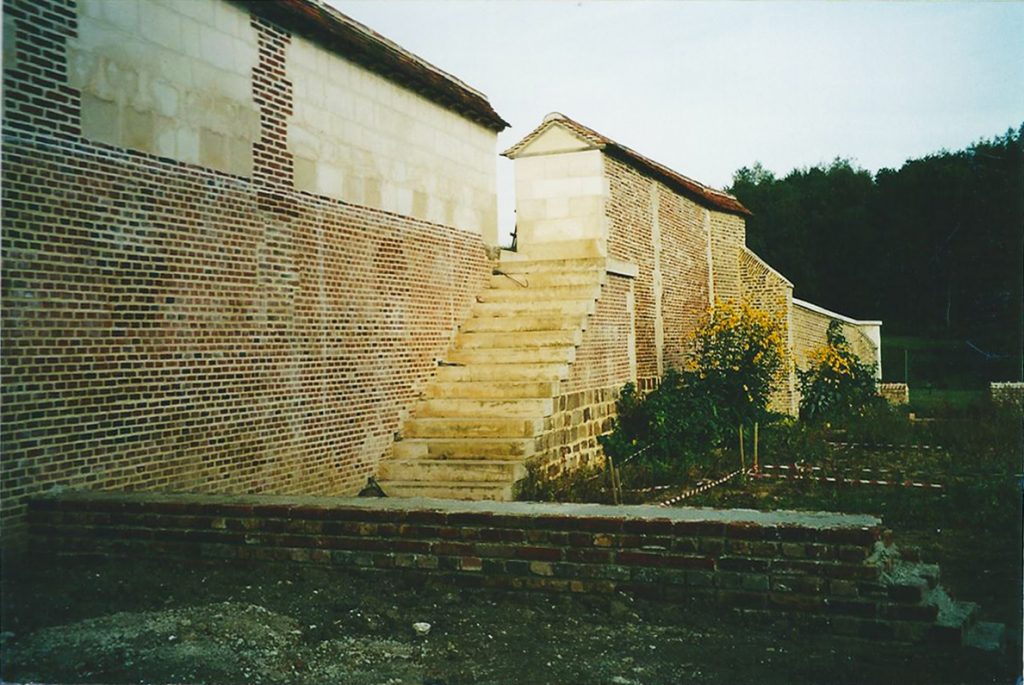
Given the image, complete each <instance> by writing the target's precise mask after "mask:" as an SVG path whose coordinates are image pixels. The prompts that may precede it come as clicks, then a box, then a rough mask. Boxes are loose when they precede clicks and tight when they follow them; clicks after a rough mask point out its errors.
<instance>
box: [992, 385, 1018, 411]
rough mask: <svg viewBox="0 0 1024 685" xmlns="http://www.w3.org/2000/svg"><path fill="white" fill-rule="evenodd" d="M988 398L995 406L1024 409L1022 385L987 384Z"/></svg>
mask: <svg viewBox="0 0 1024 685" xmlns="http://www.w3.org/2000/svg"><path fill="white" fill-rule="evenodd" d="M988 389H989V396H990V397H991V398H992V402H994V403H995V404H1005V405H1009V406H1016V407H1018V408H1020V409H1024V383H1015V382H1010V383H989V385H988Z"/></svg>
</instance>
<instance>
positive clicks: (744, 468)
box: [740, 423, 747, 478]
mask: <svg viewBox="0 0 1024 685" xmlns="http://www.w3.org/2000/svg"><path fill="white" fill-rule="evenodd" d="M746 475H747V457H746V455H744V454H743V424H742V423H741V424H740V478H746Z"/></svg>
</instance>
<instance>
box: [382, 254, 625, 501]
mask: <svg viewBox="0 0 1024 685" xmlns="http://www.w3.org/2000/svg"><path fill="white" fill-rule="evenodd" d="M606 267H607V263H606V260H604V259H601V258H574V259H559V258H550V259H528V258H525V257H523V256H521V255H517V254H515V253H503V254H502V256H501V259H500V261H499V264H498V266H497V268H495V269H494V273H493V275H492V276H491V281H490V283H489V284H488V287H487V289H486V290H484V291H483V292H482V293H481V294H480V295H479V296H478V297H477V303H476V304H475V305H474V308H473V311H472V315H471V317H470V319H469V320H468V321H466V322H465V323H464V324H463V325H462V327H461V328H460V330H459V333H458V335H457V336H456V339H455V342H454V345H453V347H452V349H451V350H449V352H448V355H447V359H445V361H443V362H440V366H439V368H438V370H437V375H436V376H435V377H434V378H433V379H432V380H431V381H430V382H429V383H428V384H427V386H426V387H425V388H424V390H423V393H422V396H421V399H420V400H419V402H418V403H417V404H416V406H415V407H414V408H413V410H412V415H411V417H410V418H409V419H407V420H406V421H405V424H404V426H403V427H402V430H401V434H400V438H399V439H398V440H396V442H395V443H394V447H393V450H392V455H391V458H389V459H385V460H384V461H382V462H381V464H380V471H379V479H378V480H379V482H380V485H381V487H382V488H383V489H384V491H385V492H386V493H387V494H388V495H389V496H398V497H412V496H422V497H439V498H448V499H491V500H510V499H512V496H513V486H514V484H515V482H516V481H518V480H520V479H521V478H523V477H524V476H525V475H526V464H527V462H528V461H529V459H530V458H531V457H534V456H536V455H538V453H539V452H538V451H539V449H540V446H539V442H540V441H539V438H540V437H541V436H542V435H543V434H544V433H545V432H546V431H548V430H550V429H551V417H552V415H553V413H554V410H555V406H554V405H555V397H556V396H557V395H558V393H559V381H561V380H562V379H564V378H567V377H568V375H569V369H570V367H571V365H572V363H573V362H574V361H575V359H576V348H577V346H578V345H579V344H580V342H581V341H582V339H583V331H584V330H586V327H587V321H588V318H589V316H590V315H591V314H592V313H593V312H594V308H595V306H596V302H597V299H598V298H599V297H600V294H601V286H602V285H603V284H604V281H605V278H606Z"/></svg>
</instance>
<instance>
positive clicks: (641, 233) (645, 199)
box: [604, 156, 658, 387]
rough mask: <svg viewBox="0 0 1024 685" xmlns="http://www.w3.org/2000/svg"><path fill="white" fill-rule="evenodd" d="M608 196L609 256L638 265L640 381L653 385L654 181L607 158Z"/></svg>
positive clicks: (655, 374) (655, 366) (655, 367)
mask: <svg viewBox="0 0 1024 685" xmlns="http://www.w3.org/2000/svg"><path fill="white" fill-rule="evenodd" d="M604 164H605V174H606V176H607V178H608V183H609V195H608V199H607V202H606V203H605V215H606V217H607V221H608V256H609V257H614V258H615V259H621V260H623V261H626V262H630V263H632V264H636V266H637V276H636V279H635V281H634V283H633V289H634V290H633V292H634V298H635V299H634V308H635V326H636V364H637V381H638V383H639V385H640V386H641V387H650V386H651V385H653V383H655V382H657V379H658V349H657V345H656V342H655V338H656V333H655V316H656V311H655V294H654V249H655V248H654V243H653V240H652V237H651V226H652V224H653V222H654V214H653V211H652V206H651V201H650V197H651V195H650V188H651V184H652V183H654V181H652V180H651V179H649V178H647V177H645V176H643V175H642V174H640V173H639V172H638V171H636V170H635V169H633V168H631V167H630V166H628V165H626V164H623V163H622V162H621V161H619V160H617V159H614V158H612V157H607V156H606V157H605V160H604Z"/></svg>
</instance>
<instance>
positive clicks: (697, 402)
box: [599, 302, 786, 482]
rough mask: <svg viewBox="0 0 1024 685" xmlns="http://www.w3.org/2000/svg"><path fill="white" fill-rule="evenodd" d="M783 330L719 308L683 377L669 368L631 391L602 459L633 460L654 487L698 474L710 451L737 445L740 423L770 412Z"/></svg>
mask: <svg viewBox="0 0 1024 685" xmlns="http://www.w3.org/2000/svg"><path fill="white" fill-rule="evenodd" d="M782 331H783V328H782V324H781V321H780V320H778V319H775V318H773V317H772V316H770V315H769V314H767V313H766V312H763V311H761V310H759V309H756V308H755V307H752V306H750V305H749V304H745V303H740V304H736V303H731V302H719V303H717V304H716V306H715V307H714V309H712V310H710V311H708V313H707V315H706V316H705V318H704V320H703V322H702V323H701V324H700V325H699V326H698V328H697V330H696V331H695V332H694V334H693V336H692V337H691V338H690V339H688V340H686V341H680V342H683V343H685V344H688V345H689V347H690V349H691V350H692V351H693V354H692V356H691V358H690V361H689V362H688V363H687V365H686V366H685V368H684V369H683V371H682V372H677V371H674V370H672V369H670V370H669V371H668V372H666V374H665V377H664V378H663V379H662V382H661V384H660V385H659V386H658V387H657V388H656V389H655V390H653V391H652V392H650V393H649V394H647V395H642V394H640V393H639V392H637V390H636V388H635V387H633V386H632V384H630V385H627V386H626V387H625V388H624V389H623V391H622V394H621V396H620V397H619V401H618V404H617V409H618V411H617V414H618V415H617V416H616V418H615V423H614V427H613V429H612V432H611V433H610V434H608V435H603V436H601V437H600V438H599V439H600V441H601V445H602V446H603V447H604V451H605V454H606V455H608V456H610V457H612V458H613V459H615V460H616V461H617V462H618V461H621V460H628V459H631V458H632V456H633V455H635V454H636V453H637V452H638V451H639V450H641V449H642V450H643V452H642V454H641V455H640V456H639V457H638V458H637V459H636V461H634V462H632V464H631V467H636V468H641V469H644V470H645V472H646V473H647V477H648V478H650V479H651V480H652V482H658V481H662V480H663V481H668V482H677V481H672V479H673V478H676V477H677V476H676V474H678V473H679V471H680V470H688V469H698V470H699V469H701V468H704V467H706V466H707V464H708V463H709V460H710V456H709V455H710V451H711V448H713V447H715V446H718V445H721V444H723V443H724V442H725V441H726V440H727V439H728V440H732V439H734V436H735V431H736V429H737V427H738V426H739V425H740V423H743V422H749V421H750V420H758V419H759V418H760V417H761V416H762V415H764V414H765V413H766V407H767V404H768V397H769V395H770V394H771V390H772V386H773V385H774V383H775V381H776V379H777V378H778V377H779V371H780V370H781V368H782V365H783V363H784V360H785V358H786V357H785V345H784V343H783V335H782Z"/></svg>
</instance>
